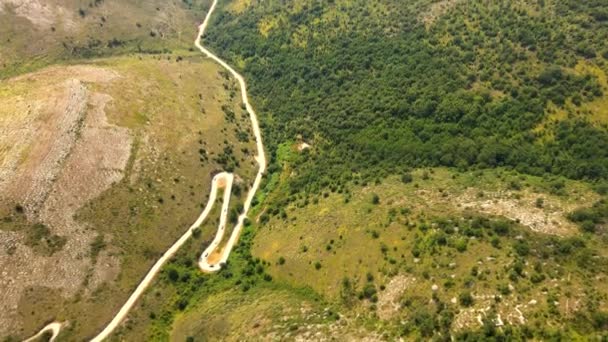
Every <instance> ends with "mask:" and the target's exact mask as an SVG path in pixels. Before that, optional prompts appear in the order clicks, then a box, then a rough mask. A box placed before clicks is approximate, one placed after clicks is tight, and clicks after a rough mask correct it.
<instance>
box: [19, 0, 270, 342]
mask: <svg viewBox="0 0 608 342" xmlns="http://www.w3.org/2000/svg"><path fill="white" fill-rule="evenodd" d="M217 2H218V0H214V1H213V4H212V5H211V8H210V9H209V12H208V13H207V16H206V17H205V20H204V21H203V23H202V24H201V25H200V26H199V31H198V36H197V38H196V40H195V42H194V44H195V45H196V47H197V48H198V49H199V50H200V51H201V52H202V53H204V54H205V55H206V56H207V57H209V58H211V59H213V60H214V61H216V62H217V63H219V64H220V65H221V66H222V67H224V68H225V69H226V70H228V71H229V72H230V73H231V74H232V76H233V77H234V78H236V79H237V81H238V82H239V86H240V88H241V97H242V101H243V104H244V105H245V108H246V109H247V112H248V113H249V118H250V120H251V125H252V127H253V133H254V136H255V140H256V147H257V155H256V157H255V160H256V162H257V163H258V166H259V168H258V172H257V174H256V177H255V180H254V182H253V184H252V186H251V188H250V189H249V192H248V193H247V198H246V199H245V202H244V204H243V212H242V213H241V214H240V215H239V217H238V221H237V224H236V226H235V227H234V229H233V230H232V234H231V235H230V239H229V240H228V242H227V243H226V246H225V247H224V249H223V250H222V252H221V256H220V258H219V260H218V262H217V263H213V264H210V263H209V262H208V257H209V255H211V253H212V252H213V251H214V250H215V249H216V248H217V247H218V246H219V244H220V243H221V241H222V239H223V236H224V232H225V228H226V217H227V214H228V205H229V202H230V194H231V191H232V183H233V181H234V175H233V174H232V173H228V172H222V173H219V174H217V175H215V177H213V181H212V183H211V194H210V196H209V201H208V202H207V205H206V206H205V209H204V210H203V212H202V213H201V215H200V216H199V217H198V219H197V220H196V222H194V223H193V224H192V226H190V228H189V229H188V230H187V231H186V232H185V233H184V235H182V236H181V237H180V238H179V239H178V240H177V241H176V242H175V243H174V244H173V245H172V246H171V247H170V248H169V249H168V250H167V251H166V252H165V253H164V254H163V256H162V257H161V258H160V259H159V260H158V261H157V262H156V263H155V264H154V266H152V268H151V269H150V271H148V273H147V274H146V276H145V277H144V279H143V280H142V281H141V282H140V283H139V285H138V286H137V288H136V289H135V291H134V292H133V293H132V294H131V296H130V297H129V299H128V300H127V301H126V302H125V304H124V305H123V306H122V307H121V308H120V310H119V311H118V313H117V314H116V316H114V318H113V319H112V321H111V322H110V323H109V324H108V325H107V326H106V327H105V328H104V329H103V330H102V331H101V332H100V333H99V334H98V335H97V336H95V337H94V338H93V339H92V340H91V342H100V341H103V340H104V339H106V338H108V337H109V336H110V335H111V334H112V332H113V331H114V330H115V329H116V328H117V327H118V326H119V325H120V323H121V322H122V321H123V320H124V319H125V318H126V316H127V315H128V314H129V312H130V311H131V309H132V308H133V306H134V305H135V303H136V302H137V300H138V299H139V297H140V296H141V295H142V294H143V292H144V291H145V290H146V289H147V288H148V286H149V285H150V284H151V283H152V281H153V280H154V278H155V277H156V275H157V274H158V273H159V272H160V270H161V269H162V266H163V265H164V264H165V263H166V262H167V261H168V260H169V259H170V258H171V257H172V256H173V255H174V254H175V253H176V252H177V251H178V250H179V248H180V247H181V246H182V245H183V244H184V243H185V242H186V241H187V240H188V239H189V238H190V237H191V236H192V230H193V229H195V228H198V227H199V226H200V225H201V224H202V223H203V221H204V220H205V219H206V218H207V216H208V215H209V212H211V209H212V208H213V205H214V203H215V200H216V198H217V191H218V182H220V181H224V183H225V189H224V200H223V203H222V211H221V216H220V224H219V226H218V230H217V232H216V235H215V238H214V239H213V241H212V242H211V244H210V245H209V246H208V247H207V249H205V251H204V252H203V253H202V254H201V257H200V259H199V263H198V265H199V268H200V269H201V270H202V271H204V272H216V271H219V270H220V269H221V265H222V264H223V263H226V260H228V256H229V255H230V252H231V251H232V248H233V247H234V245H235V244H236V242H237V241H238V238H239V235H240V232H241V229H242V228H243V224H244V221H245V218H246V217H247V213H248V212H249V209H250V207H251V202H252V201H253V198H254V196H255V193H256V192H257V190H258V188H259V187H260V184H261V182H262V176H263V174H264V171H265V170H266V156H265V154H264V145H263V143H262V134H261V133H260V127H259V124H258V119H257V116H256V113H255V111H254V110H253V107H252V106H251V104H250V103H249V99H248V96H247V85H246V83H245V79H244V78H243V76H241V75H240V74H239V73H237V72H236V71H235V70H234V69H233V68H232V67H231V66H230V65H228V64H227V63H226V62H224V61H223V60H221V59H220V58H219V57H217V56H216V55H214V54H213V53H212V52H211V51H209V50H207V49H206V48H205V47H203V46H202V45H201V43H200V41H201V39H202V37H203V35H204V33H205V28H206V27H207V24H208V23H209V20H210V18H211V15H212V14H213V11H214V10H215V7H216V6H217ZM63 324H65V323H60V322H53V323H50V324H48V325H47V326H45V327H44V328H43V329H42V330H40V332H38V334H36V335H35V336H33V337H31V338H29V339H28V340H26V341H24V342H28V341H31V340H33V339H36V338H38V337H40V336H41V335H42V334H43V333H44V332H45V331H47V330H50V331H52V333H53V337H52V338H51V341H53V340H54V339H55V338H56V337H57V335H58V334H59V332H60V330H61V326H62V325H63Z"/></svg>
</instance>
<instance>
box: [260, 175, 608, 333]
mask: <svg viewBox="0 0 608 342" xmlns="http://www.w3.org/2000/svg"><path fill="white" fill-rule="evenodd" d="M411 176H412V180H411V182H409V180H408V182H403V181H402V179H401V178H400V177H389V178H387V179H385V180H383V181H382V182H381V183H379V184H366V185H361V186H356V187H354V189H352V190H350V191H348V190H347V191H344V192H343V193H337V192H336V193H331V192H330V191H327V192H326V193H325V194H323V196H321V197H320V198H312V199H305V198H303V199H301V200H299V201H297V202H296V204H294V205H292V206H291V207H290V208H288V209H287V210H286V215H276V216H272V215H271V218H270V219H269V221H268V222H267V223H265V224H260V228H259V231H258V233H257V235H256V237H255V239H254V243H253V247H252V254H253V255H254V256H258V257H260V258H261V259H262V260H265V261H267V262H269V263H270V267H269V271H268V272H269V273H270V274H271V275H272V276H273V277H274V279H277V280H278V281H284V282H286V283H287V284H290V285H292V286H309V287H311V288H313V289H314V290H315V291H316V292H318V293H320V294H322V295H324V296H325V297H326V298H331V299H333V300H334V301H337V302H342V303H345V304H347V306H349V307H352V310H353V311H354V312H360V313H364V314H366V313H369V312H370V309H371V312H372V315H373V316H376V315H379V316H380V317H382V318H383V319H385V320H388V322H396V321H395V320H397V319H400V320H408V319H414V318H415V317H418V316H417V315H423V314H425V313H427V312H428V313H430V312H433V310H440V311H441V312H440V313H438V314H437V316H436V317H451V319H450V320H451V321H450V322H451V328H450V329H451V330H452V331H460V330H462V329H476V328H478V327H479V324H478V322H477V319H476V317H477V315H478V314H480V312H481V311H478V310H482V311H484V310H485V308H486V307H491V308H492V310H490V311H488V310H485V311H484V313H482V315H483V318H484V319H485V318H488V319H494V320H495V319H496V317H501V319H502V320H503V321H505V320H507V321H508V322H509V324H514V325H519V324H520V321H519V318H518V317H519V316H518V315H519V314H518V312H517V310H516V308H517V309H518V310H520V311H522V312H523V315H524V317H525V319H527V320H530V321H531V322H537V323H541V322H544V321H545V320H547V321H550V322H552V323H551V324H556V325H557V326H561V324H562V323H563V322H564V321H565V320H576V319H577V312H578V311H579V310H580V311H581V312H584V310H585V308H586V307H587V306H588V305H592V306H593V305H595V306H596V307H597V308H602V309H603V310H606V308H608V307H607V305H606V301H605V298H606V296H607V295H608V288H607V287H606V286H605V284H604V282H605V277H606V274H605V272H604V271H599V273H597V271H598V270H599V269H603V270H605V266H606V257H607V255H606V253H605V250H604V249H603V248H601V242H599V240H601V239H596V238H591V237H589V236H587V238H585V237H583V236H582V235H581V233H579V231H578V228H577V227H576V226H575V225H574V224H573V223H571V222H569V221H568V220H567V219H566V217H565V216H566V215H567V214H568V213H569V212H571V211H572V210H574V209H575V208H578V207H586V206H588V205H590V204H592V203H593V202H594V201H596V200H598V198H599V196H598V195H597V194H594V193H593V192H592V191H591V189H590V188H589V186H588V185H586V184H585V183H579V182H572V181H566V180H562V179H557V178H556V179H543V178H539V177H531V176H523V175H519V174H517V173H514V172H509V171H505V170H500V169H498V170H492V171H476V172H466V173H458V172H454V171H450V170H446V169H429V170H416V171H414V172H412V173H411ZM376 196H377V197H376ZM538 198H541V199H542V200H540V201H538V200H537V199H538ZM511 215H520V216H521V219H517V218H515V217H510V216H511ZM526 215H528V216H530V217H532V218H530V217H528V216H526ZM534 217H540V221H541V222H540V223H539V226H543V227H548V228H549V229H550V228H551V227H559V229H557V228H556V232H562V231H563V232H565V234H564V236H563V237H558V236H557V235H551V234H545V233H537V232H534V231H533V230H532V229H531V228H530V227H527V226H525V224H524V223H525V222H528V221H526V220H531V221H532V222H534ZM545 217H549V218H550V219H549V222H546V223H545V224H542V222H545V219H544V218H545ZM518 220H519V222H520V223H517V222H518ZM552 220H553V221H552ZM582 246H585V247H584V248H583V247H582ZM596 267H597V268H596ZM393 280H395V283H393V285H391V282H392V281H393ZM433 285H436V286H437V287H438V290H437V291H432V287H433ZM462 293H472V294H473V297H474V298H475V299H474V304H472V306H471V308H467V307H464V306H462V305H461V304H459V299H458V298H459V295H460V294H462ZM495 296H496V298H498V299H495ZM357 297H358V298H357ZM383 298H385V299H384V301H383ZM433 298H435V299H434V300H433ZM600 298H604V299H600ZM361 299H362V300H361ZM553 299H555V300H553ZM453 301H455V303H453ZM531 301H532V302H535V303H537V304H535V305H531V304H528V303H530V302H531ZM554 302H555V303H554ZM387 303H388V304H387ZM429 303H430V304H429ZM439 303H443V304H441V305H442V306H438V305H439ZM393 305H396V307H397V309H396V310H393V309H391V307H392V306H393ZM440 307H441V309H439V308H440ZM444 309H445V310H446V311H442V310H444ZM421 310H422V311H424V312H422V311H421ZM446 319H447V318H446ZM410 329H413V331H418V330H419V329H422V328H421V324H419V323H416V324H414V325H413V326H410ZM450 329H448V330H450ZM389 330H390V329H389ZM426 333H427V332H425V331H419V334H421V336H427V335H425V334H426Z"/></svg>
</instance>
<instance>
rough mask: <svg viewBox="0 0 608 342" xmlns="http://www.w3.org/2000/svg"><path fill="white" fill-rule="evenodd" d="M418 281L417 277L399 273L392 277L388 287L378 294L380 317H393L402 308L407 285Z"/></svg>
mask: <svg viewBox="0 0 608 342" xmlns="http://www.w3.org/2000/svg"><path fill="white" fill-rule="evenodd" d="M415 281H416V278H412V277H407V276H405V275H398V276H396V277H394V278H392V279H391V281H390V282H389V283H388V285H386V289H384V291H381V292H380V293H379V295H378V317H380V319H385V320H386V319H391V318H392V317H393V316H394V315H395V314H396V313H397V312H399V309H400V308H401V303H400V299H401V296H402V295H403V293H404V292H405V290H407V287H408V286H409V285H411V284H412V283H413V282H415Z"/></svg>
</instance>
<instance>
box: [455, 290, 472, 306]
mask: <svg viewBox="0 0 608 342" xmlns="http://www.w3.org/2000/svg"><path fill="white" fill-rule="evenodd" d="M458 301H459V302H460V305H462V306H465V307H469V306H471V305H473V303H474V302H475V300H474V299H473V296H472V295H471V293H470V292H463V293H461V294H460V295H459V296H458Z"/></svg>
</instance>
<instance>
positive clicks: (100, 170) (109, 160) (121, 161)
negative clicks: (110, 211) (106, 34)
mask: <svg viewBox="0 0 608 342" xmlns="http://www.w3.org/2000/svg"><path fill="white" fill-rule="evenodd" d="M118 78H119V77H118V75H117V74H116V73H114V72H112V71H108V70H106V69H102V68H96V67H69V68H51V69H47V70H45V71H43V72H40V73H36V74H31V75H25V76H22V77H18V78H15V79H12V80H9V81H7V83H6V84H5V85H4V86H3V88H4V89H2V90H4V91H5V92H6V89H14V90H15V91H14V93H13V94H10V95H11V96H3V97H0V132H1V134H0V206H3V207H4V209H5V210H7V211H10V210H12V209H13V208H15V207H16V206H21V207H23V211H24V213H25V215H26V217H27V220H28V221H30V222H32V223H42V224H44V225H46V226H47V227H48V228H49V230H50V231H51V233H52V234H55V235H58V236H61V237H64V238H66V242H65V245H64V246H63V247H62V248H61V250H59V251H57V252H55V253H53V254H51V255H39V253H36V252H35V251H34V250H33V249H32V248H31V247H29V246H27V245H25V244H24V239H25V238H26V237H25V235H26V233H25V232H23V231H2V230H0V270H1V272H2V277H1V278H0V293H1V295H0V322H2V324H0V335H5V334H7V333H9V332H11V331H15V330H16V328H17V327H16V324H17V321H16V317H17V309H18V303H19V299H20V297H21V296H22V294H23V291H25V290H26V289H27V288H29V287H33V286H40V287H45V288H49V289H56V290H59V291H60V293H61V294H62V295H63V296H65V297H69V296H73V295H74V294H75V293H76V292H77V291H78V290H79V289H80V288H81V286H82V285H83V282H84V281H85V278H87V272H88V270H89V269H90V268H91V266H92V261H91V258H90V251H91V246H90V245H91V242H92V241H93V239H94V238H95V236H96V234H95V233H94V232H93V231H90V230H87V229H86V227H84V226H82V225H81V224H79V223H77V222H76V221H75V220H74V219H73V216H74V214H75V213H76V211H77V210H78V209H79V208H81V207H82V206H83V205H84V204H85V203H87V202H88V201H90V200H91V199H93V198H95V197H96V196H98V195H99V194H101V193H102V192H103V191H104V190H106V189H108V188H109V187H110V186H111V185H112V184H113V183H115V182H118V181H120V180H121V179H122V177H123V170H124V169H125V167H126V165H127V161H128V160H129V156H130V151H131V144H132V138H131V136H130V134H129V131H128V130H127V129H126V128H121V127H117V126H114V125H111V124H109V123H108V122H107V119H106V116H105V111H104V109H105V106H106V104H108V103H109V102H111V101H112V98H111V97H110V96H108V95H106V94H101V93H96V92H93V91H91V90H90V89H89V88H90V87H89V85H88V84H89V83H91V82H104V83H105V82H114V81H116V80H117V79H118ZM24 84H27V87H25V86H24ZM9 91H10V90H9ZM117 272H118V261H117V260H115V259H114V258H112V257H110V256H108V254H107V253H104V252H102V253H101V254H100V255H99V256H98V258H97V266H96V267H95V268H94V272H93V274H92V275H91V276H90V279H89V280H88V289H89V290H92V289H94V288H95V287H96V286H98V285H99V284H100V283H101V282H102V281H103V280H110V279H112V278H113V277H115V276H116V274H117Z"/></svg>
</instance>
